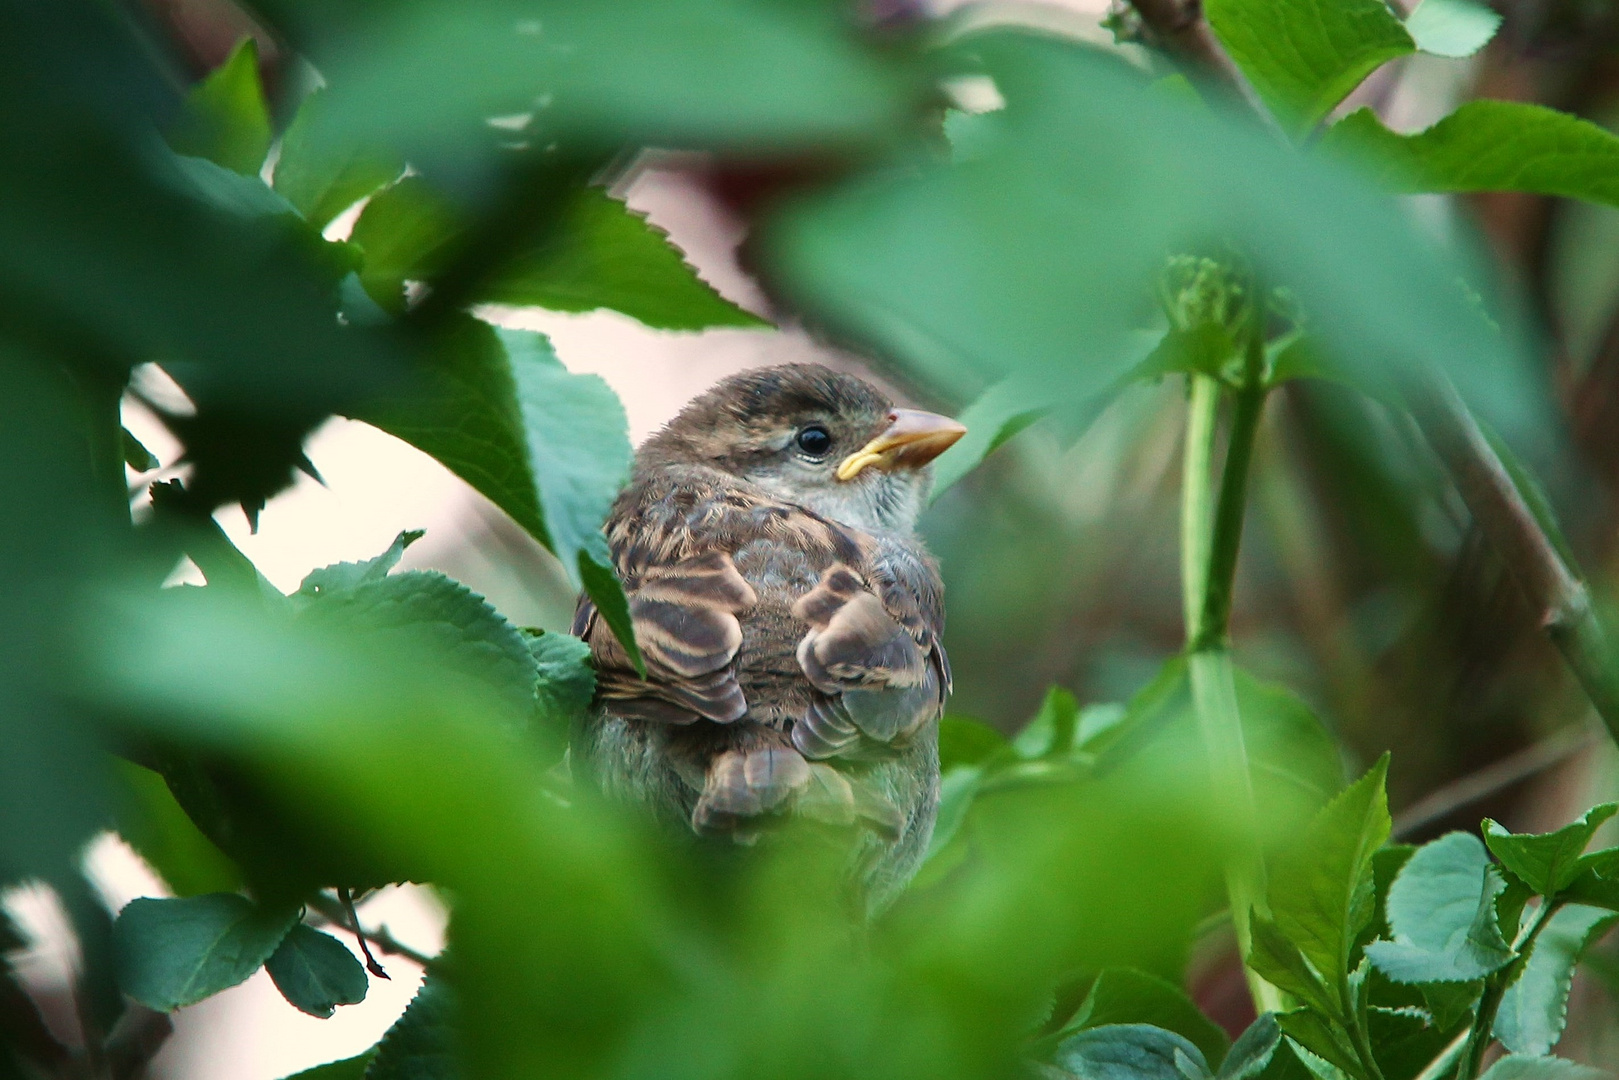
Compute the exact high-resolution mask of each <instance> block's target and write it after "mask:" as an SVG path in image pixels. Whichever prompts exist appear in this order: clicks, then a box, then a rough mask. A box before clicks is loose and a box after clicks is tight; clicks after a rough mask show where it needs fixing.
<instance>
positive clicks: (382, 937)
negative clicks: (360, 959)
mask: <svg viewBox="0 0 1619 1080" xmlns="http://www.w3.org/2000/svg"><path fill="white" fill-rule="evenodd" d="M309 906H310V907H311V908H312V909H314V911H315V913H316V914H317V915H319V916H320V917H321V918H323V919H325V920H326V922H327V923H328V924H330V925H332V926H336V927H338V928H340V929H343V930H347V931H349V932H350V933H354V931H355V930H356V929H357V928H358V929H359V936H360V938H361V940H363V941H366V942H369V943H370V944H372V945H375V946H376V947H377V951H378V952H384V953H388V954H390V955H392V956H399V957H403V958H404V959H406V960H409V961H410V962H411V963H413V964H416V965H417V966H419V967H426V966H427V965H428V964H431V963H432V962H433V958H432V957H431V956H428V955H427V954H426V953H424V952H420V951H419V950H416V949H413V948H411V947H410V946H409V945H406V944H405V943H403V942H402V941H400V940H399V939H398V938H396V937H394V936H393V935H392V934H391V933H389V932H388V931H387V930H386V929H383V930H366V929H364V928H363V927H360V925H359V919H358V918H357V917H356V919H355V921H354V922H353V923H352V924H351V923H350V922H349V919H348V915H347V913H346V912H345V911H344V910H343V907H342V905H341V904H340V903H338V902H337V901H334V900H330V899H328V898H327V897H325V896H318V897H316V898H315V899H313V900H311V901H310V902H309Z"/></svg>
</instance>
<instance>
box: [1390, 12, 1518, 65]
mask: <svg viewBox="0 0 1619 1080" xmlns="http://www.w3.org/2000/svg"><path fill="white" fill-rule="evenodd" d="M1405 29H1406V32H1407V33H1409V34H1410V35H1411V38H1412V40H1414V41H1415V42H1416V43H1417V48H1419V49H1421V50H1422V51H1423V52H1425V53H1431V54H1433V55H1434V56H1450V57H1454V58H1456V59H1461V58H1463V57H1468V56H1472V55H1473V54H1474V53H1476V52H1478V51H1479V50H1480V49H1482V48H1484V46H1486V45H1488V44H1489V43H1490V39H1491V38H1493V37H1494V36H1495V32H1496V31H1497V30H1499V29H1501V16H1500V15H1499V14H1497V13H1496V12H1494V11H1491V10H1490V9H1489V8H1488V7H1485V6H1484V5H1483V4H1480V3H1477V2H1476V0H1422V2H1421V3H1420V4H1418V5H1417V7H1416V10H1415V11H1413V12H1412V13H1411V14H1410V15H1409V16H1407V17H1406V20H1405Z"/></svg>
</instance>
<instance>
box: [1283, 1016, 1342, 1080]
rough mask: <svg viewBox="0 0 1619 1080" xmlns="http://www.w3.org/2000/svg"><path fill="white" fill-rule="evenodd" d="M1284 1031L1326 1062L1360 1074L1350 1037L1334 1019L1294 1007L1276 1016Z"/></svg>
mask: <svg viewBox="0 0 1619 1080" xmlns="http://www.w3.org/2000/svg"><path fill="white" fill-rule="evenodd" d="M1276 1022H1277V1023H1278V1024H1280V1025H1281V1028H1282V1033H1283V1034H1285V1035H1286V1036H1287V1037H1288V1038H1290V1039H1292V1040H1293V1041H1294V1042H1296V1043H1298V1044H1299V1045H1300V1046H1302V1047H1304V1048H1305V1049H1306V1050H1308V1051H1310V1053H1312V1054H1314V1055H1316V1056H1317V1057H1319V1058H1321V1059H1322V1060H1323V1061H1326V1062H1328V1063H1329V1064H1331V1065H1334V1066H1336V1067H1337V1068H1340V1069H1342V1070H1344V1072H1346V1073H1348V1074H1349V1075H1350V1076H1360V1075H1361V1074H1362V1070H1361V1067H1360V1062H1359V1061H1358V1060H1357V1059H1356V1056H1355V1050H1354V1047H1353V1046H1351V1045H1350V1042H1349V1037H1348V1036H1347V1035H1345V1034H1344V1032H1343V1031H1342V1030H1341V1029H1340V1028H1339V1027H1338V1026H1337V1025H1336V1024H1334V1023H1333V1022H1332V1021H1330V1020H1328V1019H1327V1018H1326V1017H1325V1016H1322V1015H1321V1014H1320V1013H1318V1012H1314V1011H1312V1010H1310V1009H1294V1010H1293V1011H1292V1012H1285V1013H1281V1014H1279V1015H1278V1016H1277V1017H1276Z"/></svg>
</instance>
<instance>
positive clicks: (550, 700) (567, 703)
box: [523, 630, 596, 731]
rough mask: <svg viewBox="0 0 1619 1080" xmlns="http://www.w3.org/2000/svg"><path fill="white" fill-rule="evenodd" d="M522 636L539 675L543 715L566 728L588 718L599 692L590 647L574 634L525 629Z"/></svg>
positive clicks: (538, 697) (537, 686) (537, 688)
mask: <svg viewBox="0 0 1619 1080" xmlns="http://www.w3.org/2000/svg"><path fill="white" fill-rule="evenodd" d="M523 636H524V637H525V638H526V639H527V640H528V650H529V652H530V653H531V654H532V655H533V657H534V666H535V668H536V669H537V672H538V676H539V681H538V682H536V683H535V687H534V696H535V698H536V700H537V701H538V703H539V709H540V717H541V719H542V720H543V721H545V722H548V723H551V724H555V725H558V726H559V727H560V728H561V729H562V730H564V731H565V730H567V725H568V724H570V723H573V722H575V721H578V720H582V719H583V718H584V717H585V715H586V714H587V713H588V712H589V710H590V700H591V698H593V697H594V696H595V694H596V671H595V669H594V668H592V667H591V666H590V646H589V645H587V644H585V643H584V642H583V641H580V640H579V639H578V638H576V637H574V636H572V635H571V634H558V633H548V632H545V631H540V632H538V633H536V632H533V631H530V630H524V631H523Z"/></svg>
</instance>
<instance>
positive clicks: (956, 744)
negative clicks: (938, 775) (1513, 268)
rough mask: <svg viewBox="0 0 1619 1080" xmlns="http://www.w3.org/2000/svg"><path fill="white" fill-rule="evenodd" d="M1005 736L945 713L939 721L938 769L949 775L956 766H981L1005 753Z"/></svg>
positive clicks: (960, 716)
mask: <svg viewBox="0 0 1619 1080" xmlns="http://www.w3.org/2000/svg"><path fill="white" fill-rule="evenodd" d="M1007 745H1008V744H1007V741H1006V736H1005V735H1002V734H1001V733H1000V732H999V731H996V730H995V729H994V728H992V727H990V726H989V725H988V724H986V723H984V722H983V721H981V720H973V719H971V718H970V717H966V716H962V715H960V714H959V713H945V715H944V717H943V718H942V719H941V720H940V721H939V768H940V769H941V770H942V771H945V772H948V771H950V770H951V769H953V768H955V767H956V766H958V765H982V764H983V763H984V762H985V761H987V760H989V759H990V758H991V757H993V756H995V755H996V754H999V753H1001V752H1003V751H1005V750H1006V748H1007Z"/></svg>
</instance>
